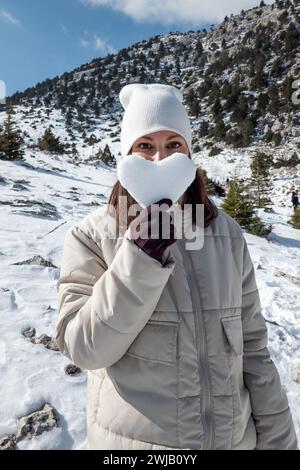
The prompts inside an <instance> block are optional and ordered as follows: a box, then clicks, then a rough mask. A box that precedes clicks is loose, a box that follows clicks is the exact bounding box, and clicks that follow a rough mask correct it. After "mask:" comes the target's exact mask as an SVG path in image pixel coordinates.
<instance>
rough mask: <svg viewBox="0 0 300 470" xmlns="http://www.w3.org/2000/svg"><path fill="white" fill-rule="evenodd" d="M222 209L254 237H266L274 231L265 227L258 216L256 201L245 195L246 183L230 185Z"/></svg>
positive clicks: (235, 182) (234, 182)
mask: <svg viewBox="0 0 300 470" xmlns="http://www.w3.org/2000/svg"><path fill="white" fill-rule="evenodd" d="M221 207H222V208H223V209H224V211H225V212H226V213H227V214H229V215H230V216H231V217H232V218H234V219H235V220H236V221H237V223H238V224H239V225H240V226H241V227H242V228H244V229H245V230H247V232H249V233H252V234H253V235H258V236H262V237H266V236H267V235H268V234H269V233H270V231H271V229H272V226H271V225H265V224H264V223H263V222H262V221H261V220H260V218H259V217H258V216H257V215H256V213H255V205H254V201H253V199H252V198H251V196H250V195H249V194H247V193H245V185H244V183H241V182H238V181H237V180H233V181H231V182H230V183H229V190H228V193H227V195H226V197H225V199H224V201H223V204H222V205H221Z"/></svg>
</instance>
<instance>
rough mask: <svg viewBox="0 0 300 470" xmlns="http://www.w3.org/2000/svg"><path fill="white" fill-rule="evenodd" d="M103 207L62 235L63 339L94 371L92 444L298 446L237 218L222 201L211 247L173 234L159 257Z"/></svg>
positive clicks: (208, 236) (68, 351) (73, 356)
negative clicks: (119, 230)
mask: <svg viewBox="0 0 300 470" xmlns="http://www.w3.org/2000/svg"><path fill="white" fill-rule="evenodd" d="M107 208H108V205H104V206H102V207H100V208H98V209H96V210H94V211H93V212H91V213H90V214H89V215H87V216H86V217H85V218H84V219H82V220H81V221H80V222H78V223H77V224H75V225H74V226H73V227H71V228H70V229H69V230H68V231H67V233H66V236H65V241H64V250H63V258H62V263H61V272H60V278H59V280H58V283H57V289H58V294H59V318H58V322H57V325H56V340H57V342H58V346H59V348H60V350H61V352H62V353H63V354H64V355H66V356H67V357H68V358H69V359H70V360H71V361H72V362H73V363H75V364H76V365H78V366H79V367H81V368H84V369H87V370H88V373H87V374H88V376H87V378H88V382H87V401H86V405H87V429H88V442H89V448H90V449H109V450H113V449H254V448H256V449H296V448H297V441H296V436H295V430H294V426H293V421H292V417H291V413H290V409H289V405H288V401H287V398H286V394H285V392H284V390H283V388H282V385H281V383H280V378H279V375H278V372H277V369H276V367H275V365H274V363H273V362H272V360H271V358H270V354H269V351H268V349H267V328H266V324H265V321H264V318H263V316H262V314H261V306H260V299H259V293H258V290H257V285H256V280H255V273H254V268H253V264H252V261H251V258H250V255H249V251H248V248H247V245H246V241H245V239H244V237H243V232H242V229H241V228H240V226H239V225H238V224H237V223H236V222H235V221H234V219H232V218H231V217H230V216H229V215H227V214H226V213H225V212H224V211H222V210H219V215H218V216H217V218H216V219H214V221H213V222H212V223H211V224H210V225H209V226H208V227H206V228H205V229H204V236H205V238H204V245H203V248H202V249H199V250H187V249H186V246H185V241H184V240H183V239H178V240H177V241H176V243H175V244H173V245H172V246H170V247H168V248H167V250H166V252H165V256H164V263H165V264H164V265H161V263H160V262H159V261H157V260H155V259H153V258H151V257H150V256H148V255H147V254H146V253H145V252H143V251H142V250H141V249H140V248H138V247H137V246H136V245H135V244H134V242H133V241H132V240H130V236H129V230H127V231H126V232H125V234H124V236H121V237H119V238H110V236H109V234H110V232H109V231H108V232H107V231H106V229H104V227H105V225H106V224H105V221H107V218H108V217H110V215H109V213H108V211H107Z"/></svg>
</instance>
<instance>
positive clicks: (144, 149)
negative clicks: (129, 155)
mask: <svg viewBox="0 0 300 470" xmlns="http://www.w3.org/2000/svg"><path fill="white" fill-rule="evenodd" d="M141 145H150V144H148V143H145V142H144V143H141V144H140V145H139V147H141ZM142 149H143V150H148V149H146V148H145V147H144V148H142Z"/></svg>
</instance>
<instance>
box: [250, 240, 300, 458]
mask: <svg viewBox="0 0 300 470" xmlns="http://www.w3.org/2000/svg"><path fill="white" fill-rule="evenodd" d="M243 239H244V240H243V242H244V254H243V284H242V321H243V336H244V356H243V361H244V362H243V368H244V383H245V386H246V387H247V389H248V390H249V394H250V400H251V407H252V415H253V419H254V422H255V426H256V432H257V446H256V449H257V450H262V449H264V450H275V449H281V450H295V449H297V438H296V434H295V429H294V424H293V419H292V416H291V412H290V408H289V404H288V400H287V397H286V393H285V391H284V390H283V387H282V385H281V381H280V377H279V373H278V371H277V368H276V366H275V364H274V362H273V361H272V359H271V357H270V353H269V350H268V348H267V344H268V333H267V327H266V323H265V320H264V317H263V316H262V313H261V304H260V297H259V292H258V289H257V284H256V279H255V272H254V267H253V263H252V260H251V258H250V254H249V250H248V247H247V243H246V240H245V238H244V237H243Z"/></svg>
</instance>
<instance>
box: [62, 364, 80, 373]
mask: <svg viewBox="0 0 300 470" xmlns="http://www.w3.org/2000/svg"><path fill="white" fill-rule="evenodd" d="M65 373H66V374H68V375H78V374H80V373H81V369H80V368H79V367H77V366H75V364H68V365H67V366H66V367H65Z"/></svg>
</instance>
